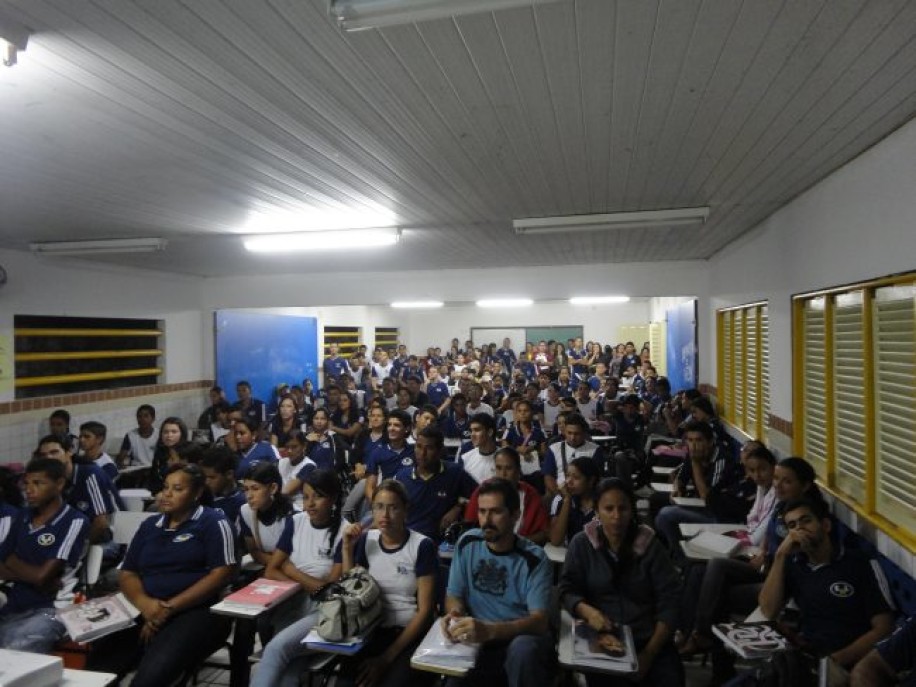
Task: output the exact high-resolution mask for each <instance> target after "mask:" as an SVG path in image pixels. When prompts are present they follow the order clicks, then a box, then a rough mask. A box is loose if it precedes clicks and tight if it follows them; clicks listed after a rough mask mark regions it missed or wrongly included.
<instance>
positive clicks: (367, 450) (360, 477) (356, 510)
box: [344, 398, 388, 522]
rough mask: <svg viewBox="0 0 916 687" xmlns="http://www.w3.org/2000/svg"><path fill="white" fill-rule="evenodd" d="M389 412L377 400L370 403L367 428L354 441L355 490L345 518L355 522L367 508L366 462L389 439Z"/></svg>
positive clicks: (352, 491) (351, 466)
mask: <svg viewBox="0 0 916 687" xmlns="http://www.w3.org/2000/svg"><path fill="white" fill-rule="evenodd" d="M387 426H388V410H387V409H386V408H385V404H384V403H381V402H380V401H379V400H378V399H377V398H376V399H373V400H372V401H370V402H369V410H368V412H367V415H366V426H365V427H363V428H362V430H361V431H360V433H359V435H358V436H357V437H356V438H355V439H354V441H353V448H352V449H351V451H350V459H349V462H350V466H349V467H350V469H351V470H352V475H353V476H352V479H353V480H354V482H355V483H354V485H353V488H352V489H350V493H349V494H347V500H346V502H345V503H344V516H345V517H347V518H349V519H351V520H353V521H354V522H355V521H359V520H361V519H362V515H364V514H365V511H366V509H367V506H365V505H364V504H365V496H366V461H368V459H369V456H370V455H371V454H372V452H373V451H374V450H375V448H376V447H377V446H379V445H381V444H382V443H384V441H385V439H386V438H387V436H386V435H387V432H386V430H387Z"/></svg>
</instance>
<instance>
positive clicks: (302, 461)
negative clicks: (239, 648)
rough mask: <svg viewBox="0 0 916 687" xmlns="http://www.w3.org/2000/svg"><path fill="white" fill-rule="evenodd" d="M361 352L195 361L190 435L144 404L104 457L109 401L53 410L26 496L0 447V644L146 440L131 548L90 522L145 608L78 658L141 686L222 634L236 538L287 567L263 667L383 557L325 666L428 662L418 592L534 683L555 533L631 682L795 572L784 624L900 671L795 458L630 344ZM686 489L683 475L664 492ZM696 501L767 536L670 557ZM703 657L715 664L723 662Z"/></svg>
mask: <svg viewBox="0 0 916 687" xmlns="http://www.w3.org/2000/svg"><path fill="white" fill-rule="evenodd" d="M365 353H366V352H365V351H362V350H357V351H355V352H354V354H353V355H352V356H351V357H350V358H348V359H345V358H342V357H341V356H340V355H339V353H338V351H337V348H336V346H334V345H333V344H332V345H331V347H330V355H329V356H328V357H327V358H326V360H325V361H324V365H323V372H324V385H323V387H322V389H321V390H320V392H317V391H316V390H314V389H313V388H312V387H311V385H310V384H309V383H308V382H307V381H306V382H304V383H303V384H302V385H295V386H291V387H288V386H286V385H283V387H281V388H279V389H278V390H277V394H276V397H275V398H273V399H271V401H270V402H269V403H264V402H262V401H260V400H258V399H255V398H253V396H252V392H251V386H250V385H249V384H248V383H247V382H245V381H240V382H239V383H238V384H237V385H236V392H237V400H236V402H235V403H233V404H230V403H229V402H228V401H227V400H226V399H225V398H224V394H223V391H222V390H221V389H219V388H217V387H214V388H213V389H212V390H211V399H210V400H211V403H210V406H209V407H208V408H207V409H206V410H205V411H204V412H203V413H202V414H201V416H200V418H199V420H198V423H197V425H198V427H197V432H195V433H194V435H193V438H192V433H191V432H189V430H188V427H187V426H186V424H185V423H184V421H183V420H181V419H180V418H175V417H170V418H166V419H164V420H163V421H162V422H161V423H160V424H159V426H158V428H157V426H156V421H155V409H154V408H152V407H151V406H150V405H146V404H144V405H141V406H140V407H139V408H138V409H137V428H136V429H134V430H131V431H130V432H129V433H128V434H127V436H125V438H124V440H123V442H122V444H121V450H120V452H119V454H118V456H117V457H116V458H115V459H112V458H111V457H110V456H108V454H107V453H105V450H104V448H105V443H106V429H105V427H104V425H102V424H101V423H98V422H87V423H84V424H83V425H81V426H80V430H79V435H78V436H76V437H75V436H73V435H72V434H71V433H70V427H69V416H68V415H67V413H66V411H63V410H59V411H55V413H53V414H52V415H51V417H50V419H49V426H50V429H51V433H50V434H49V435H47V436H46V437H44V438H42V439H41V440H40V441H39V443H38V446H37V449H36V451H35V456H34V457H33V459H32V460H31V461H30V462H29V463H28V465H27V467H26V470H25V475H24V477H23V478H22V481H21V485H22V487H23V489H24V493H25V503H23V502H22V493H23V492H22V490H20V488H19V486H18V484H17V482H16V480H15V477H16V476H14V475H11V474H0V477H4V478H5V479H6V488H5V489H4V490H3V502H2V504H0V561H2V562H0V577H2V578H3V579H4V580H6V581H7V584H8V591H7V601H6V604H5V605H4V606H3V608H2V609H0V646H6V647H10V648H21V649H26V650H31V651H42V652H47V651H50V650H51V649H52V647H53V646H54V644H55V643H56V642H57V641H58V640H59V639H61V637H62V636H63V634H64V630H63V626H62V625H61V624H60V623H59V622H58V621H57V620H56V618H55V616H54V612H53V607H54V605H55V601H56V600H57V599H58V598H59V597H60V596H61V590H62V589H63V590H64V591H65V592H69V591H71V590H72V589H73V586H74V584H75V583H76V579H75V574H74V573H75V571H76V569H77V567H78V565H79V561H80V557H81V555H82V554H83V551H84V549H85V544H86V543H87V542H91V543H98V544H106V542H108V541H109V540H110V538H111V532H110V526H111V517H112V515H113V514H114V513H116V512H117V511H118V510H123V503H122V502H121V499H120V496H119V494H118V488H117V481H118V479H119V477H120V474H119V472H118V470H119V468H121V469H124V468H126V467H128V466H144V467H146V468H147V471H146V472H147V475H146V478H145V480H146V481H145V483H146V484H147V486H148V487H149V489H150V491H151V493H152V494H153V495H154V496H155V506H154V508H155V510H157V511H158V513H159V515H158V516H151V517H150V518H149V519H148V520H146V521H145V522H144V523H143V524H142V526H141V527H140V529H139V530H138V532H137V533H136V535H135V536H134V538H133V541H132V542H131V543H130V545H129V546H128V547H127V549H126V552H121V551H118V550H116V549H111V547H109V549H108V551H109V553H110V555H111V556H114V557H117V559H118V560H119V561H120V569H119V572H118V581H119V586H120V589H121V591H123V593H124V594H125V595H126V596H127V598H128V599H129V600H130V601H131V602H132V603H133V604H134V605H135V606H136V607H137V609H138V610H139V611H140V613H141V616H142V619H141V621H140V623H139V624H138V626H137V627H136V628H133V629H131V630H127V631H124V632H122V633H118V634H117V635H114V636H112V637H108V638H105V639H104V640H100V641H101V642H102V643H103V644H104V646H105V647H106V650H105V651H100V652H96V655H97V660H96V661H95V663H94V664H93V663H92V661H91V662H90V663H91V664H93V665H95V667H98V668H103V669H109V670H115V671H116V672H118V673H119V674H125V673H126V672H127V671H136V674H135V676H134V678H133V682H132V684H134V685H139V686H141V687H142V686H143V685H166V684H170V683H171V682H172V681H174V680H176V679H178V678H179V677H180V676H181V675H182V674H184V673H185V672H186V671H188V670H190V669H191V668H193V666H194V665H196V664H197V663H199V662H200V661H201V660H202V659H203V658H205V657H206V656H207V655H208V654H209V653H210V652H212V651H213V650H214V649H215V648H216V647H218V646H219V645H220V644H221V643H222V642H223V641H224V640H225V638H226V637H227V636H228V635H229V633H230V631H231V628H230V625H229V623H228V622H227V621H226V620H225V618H221V617H219V616H214V615H212V614H211V613H210V612H209V607H210V605H212V604H213V603H214V602H215V601H217V600H218V599H219V597H220V595H221V594H222V593H223V592H224V591H225V590H226V589H227V588H230V587H231V586H233V585H235V586H237V585H238V584H240V583H241V580H242V579H243V578H240V577H239V572H238V564H239V561H240V559H241V556H242V555H244V554H249V555H250V556H251V557H252V558H253V559H254V561H256V562H257V563H259V564H261V565H262V566H264V573H263V574H264V575H265V576H266V577H268V578H271V579H279V580H292V581H294V582H296V583H298V584H299V585H300V586H301V587H302V588H303V590H304V592H305V593H304V594H302V595H300V596H299V597H297V598H296V600H295V601H293V602H290V603H287V604H284V605H283V606H281V607H280V608H279V610H277V611H276V612H274V613H272V614H269V615H268V616H267V618H266V619H265V620H264V621H262V622H261V624H260V626H259V628H258V629H259V631H260V633H261V636H262V640H264V641H265V649H264V652H263V656H262V658H261V661H260V664H259V666H258V668H257V669H256V671H255V674H254V677H253V684H254V685H256V686H257V687H267V686H268V685H296V684H298V679H299V675H300V673H301V671H302V663H303V656H302V651H301V640H302V638H303V637H304V636H305V634H306V633H307V632H308V631H309V629H311V627H312V626H313V625H314V624H315V622H316V620H317V616H316V609H317V605H318V600H319V599H320V598H321V593H322V590H323V589H325V588H326V587H327V585H328V584H329V583H331V582H333V581H334V580H336V579H337V578H339V577H340V575H341V574H343V573H344V572H346V571H348V570H349V569H351V568H352V567H353V566H354V565H362V566H364V567H366V568H367V569H368V570H369V572H370V574H372V575H373V576H374V577H375V578H376V580H377V581H378V582H379V585H380V587H381V589H382V593H383V599H384V614H383V621H382V623H381V627H380V629H379V630H378V631H377V632H376V633H375V634H374V635H373V637H372V639H371V641H370V643H369V645H368V646H367V647H366V649H365V650H364V651H363V652H361V654H360V655H359V656H358V657H357V658H354V659H352V660H348V661H344V664H343V666H342V668H341V670H340V672H339V675H338V684H358V685H360V686H365V687H371V686H372V685H386V686H394V685H406V684H408V683H410V684H413V683H414V682H418V683H421V684H422V683H426V682H427V678H428V676H426V677H424V676H423V675H422V674H419V673H417V672H416V671H412V670H411V668H410V665H409V658H410V656H411V654H412V652H413V651H414V649H415V648H416V646H417V645H418V644H419V642H420V641H421V639H422V638H423V636H424V634H425V633H426V631H427V630H428V628H429V626H430V624H431V623H432V622H433V621H434V616H435V615H436V614H437V610H436V609H437V608H438V609H439V611H438V613H439V614H441V615H443V616H444V617H443V620H442V621H441V622H443V628H444V632H445V633H446V634H447V635H448V636H449V637H451V638H452V640H453V641H457V642H472V643H480V644H482V646H483V650H482V651H481V653H480V655H479V658H478V662H477V665H476V667H475V668H474V669H473V670H472V671H471V673H470V674H469V675H468V677H467V678H466V681H467V683H468V684H477V683H478V682H479V681H482V680H492V681H495V682H496V683H499V684H509V685H513V686H514V685H522V684H542V683H547V677H548V676H549V675H551V674H553V673H554V672H555V670H556V659H557V655H556V650H555V646H556V641H555V636H554V634H553V632H554V631H555V630H556V628H555V627H552V626H551V622H550V619H551V613H552V610H555V609H552V608H551V601H550V599H551V586H552V580H553V575H552V571H551V566H550V563H549V561H548V559H547V557H546V555H545V552H544V549H543V548H542V547H543V545H544V544H546V543H548V542H549V543H551V544H553V545H556V546H565V547H567V554H566V559H565V563H564V564H563V567H562V572H561V573H560V575H559V599H560V604H561V606H562V607H563V608H565V609H566V610H567V611H568V612H569V613H570V614H572V615H573V616H574V617H575V618H578V619H581V620H583V621H585V622H586V623H588V624H589V625H590V626H592V627H593V628H594V629H595V630H596V631H599V632H613V631H614V630H615V628H617V627H619V626H621V625H628V626H629V627H630V628H631V630H632V633H633V637H634V641H635V644H636V649H637V652H638V656H639V672H638V674H637V675H636V676H635V678H628V682H633V681H636V682H639V683H642V684H658V685H676V684H683V682H684V672H683V667H682V661H683V660H685V659H687V658H689V657H691V656H693V655H694V654H696V653H700V652H705V651H709V650H710V649H712V648H714V644H715V639H714V637H713V635H712V632H711V628H712V625H713V624H714V623H716V622H719V621H721V620H724V619H727V618H729V617H733V616H736V615H738V616H743V615H747V614H748V613H750V612H751V611H753V609H754V608H755V607H756V606H758V604H759V606H760V607H761V609H762V610H763V612H764V613H765V614H766V615H767V616H769V617H776V616H777V615H778V614H779V612H780V611H781V610H782V607H783V606H784V605H785V602H786V601H787V600H788V599H789V598H792V599H794V600H795V603H796V605H797V606H798V609H799V612H800V623H799V628H800V635H799V641H800V643H801V644H802V645H804V646H806V647H809V648H810V649H811V651H812V652H814V653H817V654H819V655H828V656H831V657H832V658H833V659H834V660H835V662H836V663H837V664H838V665H839V666H841V667H843V668H845V669H848V670H851V671H852V676H853V680H854V681H858V684H892V682H891V679H893V676H894V674H895V673H896V672H897V671H898V670H902V669H904V668H905V667H906V666H907V665H908V661H909V660H910V656H911V653H909V654H908V653H907V652H906V651H905V650H904V649H903V648H902V647H905V646H907V644H906V642H908V641H911V639H910V637H911V635H912V634H913V631H912V630H911V629H910V625H907V626H905V628H904V629H905V631H902V632H900V633H898V634H896V635H894V636H893V637H891V638H890V639H889V640H887V639H885V638H886V637H887V635H889V634H890V632H891V630H892V629H893V614H892V608H893V607H892V602H891V600H890V599H889V598H888V597H887V594H886V583H885V582H884V580H883V577H882V575H881V574H880V571H879V569H878V568H877V567H876V566H875V565H874V562H873V561H871V560H869V559H868V557H867V556H864V555H861V554H859V553H858V552H856V551H854V550H852V549H851V548H850V547H848V546H847V545H846V541H845V540H844V536H843V535H844V533H843V528H842V527H840V526H839V525H838V524H837V523H836V521H834V520H833V519H832V518H831V516H830V515H829V512H828V510H827V506H826V503H825V501H824V499H823V497H822V496H821V494H820V492H819V491H818V488H817V486H816V484H815V474H814V471H813V469H812V468H811V466H810V465H809V464H808V463H807V462H806V461H804V460H803V459H802V458H798V457H791V458H784V459H783V460H777V459H776V457H775V456H774V455H773V453H772V452H771V451H769V450H768V449H767V448H766V447H765V446H764V445H763V444H762V443H761V442H758V441H752V442H748V443H747V444H745V445H744V446H743V447H742V448H741V450H740V453H739V452H738V451H736V450H735V446H734V442H733V440H731V439H730V437H729V435H728V434H727V432H726V431H725V429H724V427H723V426H722V425H721V424H720V423H719V422H718V420H717V418H716V414H715V411H714V408H713V406H712V404H711V403H710V401H709V400H708V399H707V398H705V397H704V396H702V395H701V394H700V393H699V392H698V391H696V390H692V389H691V390H683V391H681V392H679V393H678V394H676V395H672V393H671V389H670V385H669V384H668V381H667V380H666V379H665V378H664V377H658V376H657V374H656V373H655V369H654V367H653V366H652V364H651V360H650V358H649V351H648V348H647V347H644V348H643V349H642V351H641V352H640V353H637V352H636V348H635V346H633V344H632V343H626V344H622V345H619V346H615V347H610V346H606V347H602V346H601V345H599V344H597V343H594V342H589V343H588V344H587V345H585V344H584V343H583V342H582V341H581V339H573V340H570V341H568V342H566V343H565V344H564V343H562V342H539V343H537V344H528V345H526V348H525V350H524V351H523V352H521V354H520V355H516V353H515V352H514V351H513V350H512V346H511V342H510V341H509V340H505V341H504V342H503V344H502V346H501V347H497V346H496V345H495V344H491V345H489V346H484V347H481V348H479V349H478V348H475V347H474V346H473V345H471V344H470V342H468V344H467V345H466V347H465V348H464V349H462V348H461V347H460V345H459V344H458V341H457V340H455V341H454V342H453V346H452V348H451V349H450V350H449V351H448V352H447V354H446V355H444V356H442V355H440V352H439V349H434V348H431V349H428V350H427V354H426V356H424V357H423V358H420V357H418V356H415V355H410V354H409V353H408V352H407V350H406V348H405V347H403V346H401V347H398V349H395V350H392V351H385V350H381V349H379V350H376V351H374V352H373V353H372V355H371V358H368V357H366V354H365ZM74 442H76V443H74ZM672 447H673V448H672ZM678 447H682V448H678ZM666 462H667V463H668V464H670V465H671V466H672V467H673V468H674V470H673V472H672V473H671V482H672V492H671V493H670V494H669V493H655V492H652V490H651V489H649V488H648V479H647V475H648V474H650V473H651V468H652V466H653V464H656V463H666ZM141 472H142V471H141ZM637 494H639V495H640V496H642V497H645V498H647V500H648V502H649V508H648V518H646V519H645V520H646V521H645V522H641V519H640V515H639V513H638V511H637V503H638V497H637ZM679 496H694V497H697V498H699V499H700V500H701V501H700V503H699V504H698V505H696V506H692V507H685V506H679V505H676V504H675V503H674V502H673V500H672V498H673V497H679ZM115 517H116V516H115ZM713 522H742V523H744V525H743V526H742V527H740V528H739V529H740V534H739V535H738V536H740V537H741V538H742V540H743V541H744V542H745V543H747V544H751V545H754V546H756V547H758V549H759V551H760V553H759V554H758V555H757V556H755V557H754V558H753V559H751V560H741V559H734V558H719V559H714V560H713V561H711V562H709V563H708V564H699V563H697V562H695V561H689V560H686V559H685V558H684V555H683V552H682V548H681V546H680V540H681V534H680V525H682V524H684V523H696V524H699V525H703V524H704V523H713ZM440 548H441V550H442V551H444V552H446V553H447V554H448V556H450V557H451V558H450V561H451V562H450V564H446V563H445V562H444V560H440V557H439V556H437V550H440ZM444 558H446V557H444ZM246 579H247V578H246ZM14 627H15V628H18V631H14V630H13V629H12V628H14ZM22 628H27V631H22ZM236 633H237V635H238V634H239V629H237V630H236ZM901 636H902V638H901ZM201 638H205V641H200V639H201ZM880 640H885V643H883V644H879V645H878V648H877V649H876V650H872V647H873V646H874V645H875V644H876V642H879V641H880ZM102 657H104V658H102ZM112 657H116V660H115V659H113V658H112ZM721 666H722V667H721V669H719V668H718V667H717V673H716V674H715V675H714V680H716V681H718V682H720V683H721V682H723V681H724V680H726V679H728V678H730V677H732V666H731V664H730V663H729V662H728V661H724V662H723V663H722V664H721ZM234 677H236V678H237V677H238V676H234ZM737 679H739V680H740V679H744V680H750V679H751V678H749V677H747V676H745V677H739V678H737ZM879 679H880V680H882V682H877V680H879ZM587 680H588V683H589V685H590V686H591V687H597V686H599V685H609V684H617V681H616V680H615V679H614V678H611V677H608V676H606V675H596V674H590V675H588V676H587ZM242 681H243V682H244V681H247V671H246V673H245V675H244V677H243V680H242ZM453 681H454V680H453ZM236 684H238V682H236Z"/></svg>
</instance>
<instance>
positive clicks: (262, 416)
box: [235, 379, 267, 429]
mask: <svg viewBox="0 0 916 687" xmlns="http://www.w3.org/2000/svg"><path fill="white" fill-rule="evenodd" d="M235 393H236V396H237V397H238V401H236V403H235V407H236V408H238V409H239V410H241V411H242V414H243V415H244V416H245V417H246V418H248V419H250V420H254V421H255V422H256V423H257V426H258V429H260V427H261V423H263V422H264V421H265V420H266V419H267V406H265V405H264V401H259V400H258V399H256V398H254V397H253V396H252V395H251V384H250V383H249V382H247V381H245V380H244V379H243V380H242V381H240V382H239V383H238V384H236V385H235Z"/></svg>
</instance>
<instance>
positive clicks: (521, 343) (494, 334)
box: [471, 327, 525, 354]
mask: <svg viewBox="0 0 916 687" xmlns="http://www.w3.org/2000/svg"><path fill="white" fill-rule="evenodd" d="M507 337H508V338H509V339H511V340H512V350H513V351H515V353H516V354H518V353H519V351H524V350H525V329H524V328H523V327H516V328H515V329H504V328H500V327H471V341H473V342H474V347H475V348H480V347H481V346H484V345H487V344H491V343H495V344H496V347H497V348H499V347H501V346H502V345H503V339H505V338H507Z"/></svg>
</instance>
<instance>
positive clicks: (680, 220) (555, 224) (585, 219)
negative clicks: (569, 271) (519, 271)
mask: <svg viewBox="0 0 916 687" xmlns="http://www.w3.org/2000/svg"><path fill="white" fill-rule="evenodd" d="M707 217H709V208H708V207H697V208H674V209H671V210H641V211H639V212H611V213H608V214H604V215H565V216H562V217H531V218H528V219H514V220H512V226H513V227H514V228H515V233H516V234H519V235H522V236H529V235H531V236H534V235H539V234H567V233H572V232H580V231H608V230H611V229H653V228H659V227H680V226H690V225H694V224H703V223H704V222H705V221H706V218H707Z"/></svg>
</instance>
